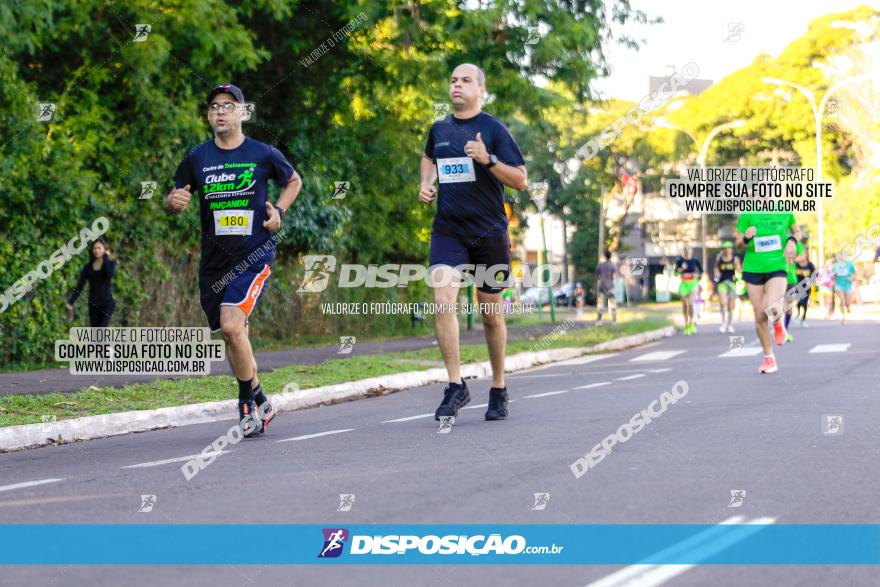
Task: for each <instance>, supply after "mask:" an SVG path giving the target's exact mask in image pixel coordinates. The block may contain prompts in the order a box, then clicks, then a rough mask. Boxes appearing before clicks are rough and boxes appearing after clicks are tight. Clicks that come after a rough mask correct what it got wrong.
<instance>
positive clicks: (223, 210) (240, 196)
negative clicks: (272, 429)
mask: <svg viewBox="0 0 880 587" xmlns="http://www.w3.org/2000/svg"><path fill="white" fill-rule="evenodd" d="M207 106H208V122H209V123H210V125H211V128H213V129H214V138H213V139H210V140H208V141H206V142H204V143H202V144H201V145H199V146H197V147H195V148H194V149H192V150H191V151H190V152H189V153H188V154H187V155H186V157H185V158H184V159H183V161H182V162H181V163H180V166H179V167H178V168H177V173H176V174H175V175H174V190H172V191H171V193H170V194H168V197H167V198H166V199H165V205H166V206H167V207H168V209H169V210H171V211H172V212H176V213H178V212H181V211H183V210H184V209H185V208H186V207H187V206H188V205H189V202H190V199H191V198H192V190H193V189H196V190H199V191H200V192H201V194H200V198H199V215H200V218H201V224H202V255H201V262H200V264H199V289H200V291H201V306H202V310H203V311H204V313H205V316H206V318H207V320H208V324H209V326H210V327H211V330H212V331H213V332H217V331H222V333H223V337H224V338H225V339H226V343H227V345H228V353H229V364H230V366H231V367H232V371H233V372H234V373H235V377H236V378H237V379H238V416H239V421H240V423H241V427H242V429H243V431H244V432H245V437H246V438H250V437H253V436H259V435H261V434H262V433H263V432H264V431H265V430H266V427H267V426H268V424H269V422H270V421H271V420H272V418H274V417H275V409H274V408H273V407H272V406H271V404H270V403H269V402H268V400H267V399H266V395H265V394H264V393H263V390H262V388H261V386H260V383H259V380H258V379H257V363H256V360H255V359H254V353H253V350H252V349H251V343H250V339H249V337H248V316H250V314H251V312H252V311H253V309H254V308H255V307H256V305H257V302H258V301H259V299H260V294H261V293H262V292H263V288H264V287H265V285H266V280H267V279H268V278H269V275H270V274H271V273H272V263H273V262H274V260H275V244H276V243H275V239H274V236H273V233H274V232H276V231H277V230H278V229H279V228H281V220H282V219H283V217H284V213H285V212H286V211H287V209H288V208H289V207H290V205H291V204H293V201H294V200H295V199H296V196H297V194H298V193H299V190H300V188H301V187H302V181H301V180H300V177H299V174H297V172H296V171H294V169H293V167H292V166H291V165H290V163H288V161H287V159H286V158H285V157H284V155H282V154H281V152H280V151H278V149H276V148H275V147H272V146H270V145H266V144H264V143H261V142H259V141H255V140H254V139H251V138H249V137H246V136H244V134H243V133H242V130H241V123H242V117H243V115H244V112H245V104H244V95H243V94H242V92H241V90H240V89H239V88H237V87H236V86H234V85H232V84H228V83H227V84H222V85H219V86H217V87H216V88H214V89H213V90H211V92H210V93H209V94H208V99H207ZM270 179H272V180H274V181H275V183H277V184H278V185H279V186H280V187H281V188H282V191H281V195H280V196H279V198H278V201H277V203H276V204H275V205H274V206H273V205H272V203H271V202H269V200H268V185H269V180H270ZM255 404H256V405H255ZM258 410H259V412H258Z"/></svg>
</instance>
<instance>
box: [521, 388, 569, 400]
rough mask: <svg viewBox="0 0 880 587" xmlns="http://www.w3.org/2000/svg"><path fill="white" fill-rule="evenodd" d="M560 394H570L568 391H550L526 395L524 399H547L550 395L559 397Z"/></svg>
mask: <svg viewBox="0 0 880 587" xmlns="http://www.w3.org/2000/svg"><path fill="white" fill-rule="evenodd" d="M560 393H568V390H567V389H563V390H561V391H548V392H546V393H536V394H535V395H524V396H523V399H528V398H530V397H547V396H548V395H559V394H560Z"/></svg>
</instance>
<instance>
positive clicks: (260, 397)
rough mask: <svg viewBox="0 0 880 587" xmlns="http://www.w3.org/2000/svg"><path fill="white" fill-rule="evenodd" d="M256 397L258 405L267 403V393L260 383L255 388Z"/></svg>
mask: <svg viewBox="0 0 880 587" xmlns="http://www.w3.org/2000/svg"><path fill="white" fill-rule="evenodd" d="M254 399H255V400H256V402H257V405H258V406H262V405H263V404H264V403H266V394H264V393H263V386H262V385H260V384H259V383H257V386H256V387H255V388H254Z"/></svg>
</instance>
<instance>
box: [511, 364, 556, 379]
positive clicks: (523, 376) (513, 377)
mask: <svg viewBox="0 0 880 587" xmlns="http://www.w3.org/2000/svg"><path fill="white" fill-rule="evenodd" d="M548 366H549V367H555V366H556V363H554V364H552V365H548ZM569 376H571V373H543V374H541V375H508V376H507V379H526V378H527V377H569Z"/></svg>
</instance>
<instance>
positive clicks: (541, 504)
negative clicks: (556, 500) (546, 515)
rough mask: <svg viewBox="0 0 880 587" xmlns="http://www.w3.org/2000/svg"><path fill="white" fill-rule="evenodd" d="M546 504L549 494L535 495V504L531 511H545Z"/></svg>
mask: <svg viewBox="0 0 880 587" xmlns="http://www.w3.org/2000/svg"><path fill="white" fill-rule="evenodd" d="M548 503H550V494H549V493H536V494H535V503H533V504H532V511H533V512H535V511H539V510H546V509H547V504H548Z"/></svg>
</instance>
